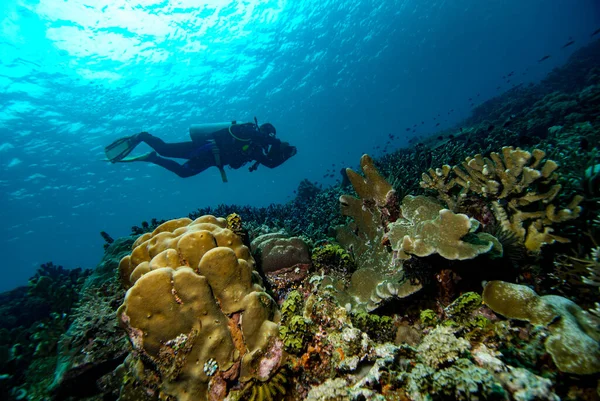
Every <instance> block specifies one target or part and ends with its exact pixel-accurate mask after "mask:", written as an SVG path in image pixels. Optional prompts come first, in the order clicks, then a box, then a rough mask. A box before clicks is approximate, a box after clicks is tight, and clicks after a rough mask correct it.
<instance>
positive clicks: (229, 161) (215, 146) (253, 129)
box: [104, 117, 296, 182]
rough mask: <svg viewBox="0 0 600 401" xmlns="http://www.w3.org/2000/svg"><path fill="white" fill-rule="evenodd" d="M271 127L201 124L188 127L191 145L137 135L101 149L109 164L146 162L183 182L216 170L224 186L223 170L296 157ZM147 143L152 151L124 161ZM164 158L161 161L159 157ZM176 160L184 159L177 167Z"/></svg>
mask: <svg viewBox="0 0 600 401" xmlns="http://www.w3.org/2000/svg"><path fill="white" fill-rule="evenodd" d="M275 134H276V130H275V127H274V126H273V124H270V123H265V124H262V125H260V126H259V125H258V122H257V120H256V117H255V118H254V122H253V123H243V124H237V123H236V122H235V121H233V122H231V123H217V124H200V125H192V126H191V127H190V137H191V139H192V140H191V141H187V142H177V143H166V142H164V141H163V140H162V139H160V138H158V137H156V136H154V135H150V134H149V133H147V132H140V133H139V134H135V135H132V136H128V137H125V138H120V139H117V140H116V141H115V142H113V143H111V144H110V145H108V146H107V147H106V148H104V152H105V154H106V158H107V161H109V162H111V163H129V162H138V161H142V162H148V163H154V164H157V165H159V166H161V167H164V168H166V169H167V170H169V171H172V172H173V173H175V174H177V175H178V176H180V177H182V178H185V177H191V176H194V175H196V174H199V173H201V172H203V171H204V170H206V169H207V168H209V167H212V166H216V167H217V168H218V169H219V171H220V172H221V178H222V180H223V182H227V175H226V174H225V170H224V166H229V167H231V168H233V169H238V168H240V167H242V166H243V165H244V164H246V163H248V162H251V161H254V163H253V164H252V166H250V168H249V171H250V172H252V171H254V170H256V169H257V168H258V166H259V165H260V164H262V165H265V166H267V167H269V168H274V167H277V166H279V165H281V164H283V163H284V162H285V161H286V160H287V159H289V158H290V157H292V156H294V155H295V154H296V147H295V146H291V145H290V144H289V143H288V142H283V141H281V140H279V139H277V138H276V137H275ZM142 142H144V143H146V144H147V145H149V146H150V147H151V148H152V149H154V151H152V152H149V153H146V154H143V155H140V156H131V157H127V156H128V155H129V154H130V153H131V152H132V151H133V149H135V147H136V146H137V145H139V144H140V143H142ZM161 156H163V157H161ZM168 158H176V159H187V161H186V162H185V163H183V164H179V163H178V162H176V161H175V160H171V159H168Z"/></svg>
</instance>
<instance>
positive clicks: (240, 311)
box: [117, 216, 284, 401]
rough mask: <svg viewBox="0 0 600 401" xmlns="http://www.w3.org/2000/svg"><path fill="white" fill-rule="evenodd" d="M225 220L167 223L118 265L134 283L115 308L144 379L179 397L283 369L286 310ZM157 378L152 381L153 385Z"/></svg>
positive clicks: (214, 393)
mask: <svg viewBox="0 0 600 401" xmlns="http://www.w3.org/2000/svg"><path fill="white" fill-rule="evenodd" d="M226 227H227V222H226V220H225V219H217V218H215V217H214V216H202V217H200V218H198V219H196V220H194V221H191V220H190V219H178V220H172V221H169V222H166V223H164V224H162V225H161V226H159V227H158V228H157V229H156V230H155V231H154V232H153V233H150V234H149V235H144V236H142V237H144V238H141V237H140V239H138V241H136V243H134V250H133V252H132V254H131V255H130V256H126V257H125V258H123V260H122V261H121V263H120V272H121V279H122V281H123V282H124V284H125V285H128V286H131V287H130V288H129V290H128V291H127V294H126V296H125V300H124V302H123V305H122V306H121V307H120V308H119V310H118V311H117V316H118V317H119V321H120V323H121V325H122V326H123V327H124V328H125V330H126V331H127V333H128V335H129V337H130V340H131V343H132V346H133V348H134V350H135V354H134V355H136V358H138V365H139V364H142V365H144V369H142V370H141V371H146V372H151V373H146V374H145V375H144V376H145V377H148V375H149V374H152V375H153V376H154V377H158V379H155V380H153V381H152V380H144V378H141V379H140V380H139V381H140V382H141V383H143V385H146V386H150V388H148V391H158V392H159V394H160V395H161V396H164V397H166V396H170V397H174V398H175V399H177V400H179V401H185V400H205V399H209V398H210V399H215V398H217V399H219V398H223V397H225V396H226V392H227V388H229V387H230V386H228V385H227V383H229V384H235V383H236V382H242V383H245V382H248V381H250V380H259V381H265V380H268V379H269V378H270V377H271V376H272V375H273V374H275V373H276V371H277V369H278V368H279V366H280V365H281V362H282V360H283V357H284V355H283V344H282V342H281V340H280V339H279V335H278V334H279V327H278V322H279V319H280V313H279V310H278V309H277V306H276V304H275V302H274V301H273V299H272V298H271V297H270V296H269V295H268V294H267V293H265V292H264V289H263V288H262V286H261V281H260V278H259V276H258V275H257V274H256V273H255V272H254V259H253V258H252V256H251V255H250V252H249V250H248V249H247V248H246V247H245V246H244V245H243V243H242V241H241V238H240V237H239V236H237V235H236V234H235V233H233V232H232V231H231V230H229V229H227V228H226ZM149 383H151V384H149Z"/></svg>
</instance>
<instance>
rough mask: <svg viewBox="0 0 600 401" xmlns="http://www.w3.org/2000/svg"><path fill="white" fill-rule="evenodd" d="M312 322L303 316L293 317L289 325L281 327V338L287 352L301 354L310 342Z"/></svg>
mask: <svg viewBox="0 0 600 401" xmlns="http://www.w3.org/2000/svg"><path fill="white" fill-rule="evenodd" d="M309 334H310V322H309V321H307V320H306V319H304V318H303V317H302V316H292V318H291V319H290V320H289V322H287V324H285V323H284V324H282V325H281V326H279V337H280V338H281V339H282V340H283V345H284V347H285V349H286V351H288V352H291V353H294V354H300V353H301V352H302V351H303V350H304V346H305V345H306V342H307V341H308V338H309Z"/></svg>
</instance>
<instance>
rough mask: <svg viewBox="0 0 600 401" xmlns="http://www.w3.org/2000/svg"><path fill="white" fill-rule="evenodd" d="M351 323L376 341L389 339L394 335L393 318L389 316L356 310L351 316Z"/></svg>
mask: <svg viewBox="0 0 600 401" xmlns="http://www.w3.org/2000/svg"><path fill="white" fill-rule="evenodd" d="M351 320H352V324H353V325H354V326H355V327H356V328H358V329H360V330H361V331H363V332H365V333H367V334H368V335H369V337H370V338H371V339H373V340H375V341H378V342H385V341H391V340H392V339H393V337H394V320H393V319H392V318H391V317H389V316H379V315H376V314H374V313H367V312H358V313H356V314H355V315H353V316H352V317H351Z"/></svg>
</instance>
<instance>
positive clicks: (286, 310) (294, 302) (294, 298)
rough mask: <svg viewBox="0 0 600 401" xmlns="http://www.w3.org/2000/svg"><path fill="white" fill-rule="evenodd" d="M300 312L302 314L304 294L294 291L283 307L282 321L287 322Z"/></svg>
mask: <svg viewBox="0 0 600 401" xmlns="http://www.w3.org/2000/svg"><path fill="white" fill-rule="evenodd" d="M300 312H302V294H300V293H299V292H298V291H292V292H290V293H289V294H288V296H287V298H286V299H285V301H283V304H282V305H281V320H283V321H287V320H289V319H290V318H291V317H292V316H294V315H296V314H298V313H300Z"/></svg>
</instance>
